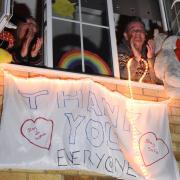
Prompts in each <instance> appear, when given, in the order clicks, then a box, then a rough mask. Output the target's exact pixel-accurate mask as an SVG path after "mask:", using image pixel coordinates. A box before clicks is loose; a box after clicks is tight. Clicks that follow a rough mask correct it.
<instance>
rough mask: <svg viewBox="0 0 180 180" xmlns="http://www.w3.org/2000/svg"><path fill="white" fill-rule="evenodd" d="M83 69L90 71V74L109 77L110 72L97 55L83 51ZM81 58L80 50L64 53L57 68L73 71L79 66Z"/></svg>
mask: <svg viewBox="0 0 180 180" xmlns="http://www.w3.org/2000/svg"><path fill="white" fill-rule="evenodd" d="M84 62H85V69H86V68H89V69H91V71H92V73H95V74H102V75H108V76H111V75H112V72H111V70H110V68H109V66H108V65H107V64H106V62H105V61H104V60H103V59H102V58H101V57H100V56H98V55H97V54H95V53H92V52H90V51H87V50H84ZM81 64H82V58H81V51H80V50H72V51H68V52H66V53H65V54H64V55H63V56H62V58H61V59H60V61H59V63H58V66H57V67H58V68H62V69H68V70H74V69H76V68H77V67H79V66H81Z"/></svg>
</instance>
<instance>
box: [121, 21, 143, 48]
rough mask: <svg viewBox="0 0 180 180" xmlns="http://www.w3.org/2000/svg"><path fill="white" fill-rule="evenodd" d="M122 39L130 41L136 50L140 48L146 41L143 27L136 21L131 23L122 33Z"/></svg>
mask: <svg viewBox="0 0 180 180" xmlns="http://www.w3.org/2000/svg"><path fill="white" fill-rule="evenodd" d="M124 37H125V39H126V40H127V41H128V42H130V41H132V42H133V44H134V46H135V47H136V48H138V49H139V48H142V46H143V44H144V42H145V39H146V32H145V28H144V25H143V24H142V23H141V22H138V21H137V22H136V21H135V22H131V23H130V24H129V25H128V27H127V30H126V32H125V33H124Z"/></svg>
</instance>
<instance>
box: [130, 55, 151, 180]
mask: <svg viewBox="0 0 180 180" xmlns="http://www.w3.org/2000/svg"><path fill="white" fill-rule="evenodd" d="M132 61H133V58H130V59H129V61H128V63H127V69H128V87H129V91H130V97H131V99H130V100H129V101H128V104H127V106H128V107H129V108H130V110H129V113H130V116H129V118H128V119H129V121H130V124H131V132H132V145H133V150H134V154H135V157H134V159H135V163H137V164H138V166H139V168H140V170H141V172H142V174H143V176H144V177H145V179H150V175H149V173H148V171H147V170H146V168H145V166H144V163H143V160H142V158H141V154H140V150H139V144H138V142H139V132H138V130H137V128H136V122H135V121H136V118H135V117H134V114H133V112H134V109H135V104H134V101H133V92H132V85H131V72H130V67H131V63H132ZM141 61H142V62H143V63H144V64H145V71H144V73H143V75H142V76H141V78H140V79H139V82H142V81H143V79H144V77H145V76H146V74H147V72H148V63H147V62H146V61H145V60H144V59H142V58H141ZM151 180H152V179H151Z"/></svg>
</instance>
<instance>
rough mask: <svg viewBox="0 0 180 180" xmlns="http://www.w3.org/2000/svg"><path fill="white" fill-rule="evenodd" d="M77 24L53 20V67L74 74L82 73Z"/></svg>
mask: <svg viewBox="0 0 180 180" xmlns="http://www.w3.org/2000/svg"><path fill="white" fill-rule="evenodd" d="M80 49H81V43H80V30H79V24H76V23H72V22H66V21H62V20H53V60H54V67H55V68H60V69H65V70H69V71H74V72H82V63H81V55H78V54H77V53H76V50H80Z"/></svg>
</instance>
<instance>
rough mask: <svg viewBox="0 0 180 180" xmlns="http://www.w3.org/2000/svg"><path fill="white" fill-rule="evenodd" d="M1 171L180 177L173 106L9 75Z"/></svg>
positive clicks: (89, 84)
mask: <svg viewBox="0 0 180 180" xmlns="http://www.w3.org/2000/svg"><path fill="white" fill-rule="evenodd" d="M0 168H1V169H6V168H15V169H17V168H18V169H31V170H42V169H43V170H86V171H92V172H97V173H101V174H105V175H110V176H113V177H116V178H122V179H125V180H140V179H150V180H178V179H180V178H179V170H178V168H177V164H176V161H175V159H174V155H173V152H172V148H171V139H170V132H169V122H168V114H167V104H166V103H163V102H161V103H157V102H146V101H139V100H131V99H128V98H127V97H125V96H123V95H121V94H119V93H117V92H111V91H109V90H108V89H106V88H104V87H103V86H102V85H100V84H98V83H95V82H93V81H91V80H58V79H57V80H50V79H46V78H30V79H23V78H17V77H14V76H12V75H9V74H7V73H5V91H4V102H3V113H2V118H1V126H0Z"/></svg>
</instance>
